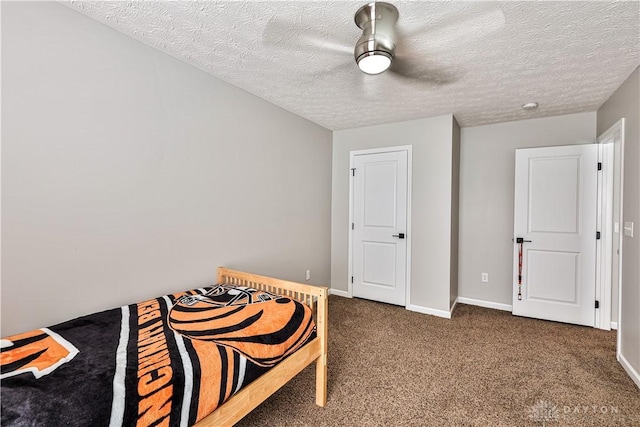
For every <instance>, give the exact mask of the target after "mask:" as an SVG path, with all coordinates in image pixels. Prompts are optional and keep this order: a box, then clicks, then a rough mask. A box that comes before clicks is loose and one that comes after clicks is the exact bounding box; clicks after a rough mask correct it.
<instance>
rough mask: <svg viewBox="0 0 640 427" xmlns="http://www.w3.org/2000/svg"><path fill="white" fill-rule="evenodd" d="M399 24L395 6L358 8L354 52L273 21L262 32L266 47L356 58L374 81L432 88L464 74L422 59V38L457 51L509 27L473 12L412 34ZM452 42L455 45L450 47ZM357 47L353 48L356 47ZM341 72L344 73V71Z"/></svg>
mask: <svg viewBox="0 0 640 427" xmlns="http://www.w3.org/2000/svg"><path fill="white" fill-rule="evenodd" d="M399 18H400V14H399V12H398V9H397V8H396V7H395V6H394V5H392V4H391V3H387V2H381V1H374V2H371V3H368V4H365V5H364V6H362V7H360V8H359V9H358V10H357V11H356V13H355V15H354V20H355V24H356V25H357V26H358V28H360V29H361V30H362V35H361V36H360V38H359V39H358V40H357V42H356V43H355V48H352V47H349V46H348V45H346V44H344V43H342V42H337V43H336V42H332V41H331V40H330V39H331V38H332V36H331V35H330V34H326V33H325V34H306V33H305V32H309V31H308V30H310V29H311V28H305V30H304V31H295V32H293V31H292V29H295V27H297V26H298V25H299V23H295V24H294V23H290V22H286V21H283V20H280V19H278V18H275V17H274V18H272V19H271V20H269V22H268V23H267V26H266V27H265V30H264V32H263V41H264V43H265V44H269V45H276V46H278V47H284V48H289V49H294V50H300V49H302V50H304V49H314V50H315V51H318V50H324V51H328V52H333V53H334V54H345V53H347V52H352V53H353V57H354V59H355V62H356V64H357V65H358V68H359V69H360V70H361V71H362V72H364V73H366V74H370V75H375V74H381V73H384V72H385V71H388V72H389V73H391V74H393V75H395V76H398V77H400V78H403V79H409V80H413V81H418V82H421V83H425V82H426V83H431V84H448V83H452V82H454V81H456V80H457V79H458V78H459V75H460V74H461V72H462V70H452V69H450V68H449V69H445V68H443V67H439V66H437V65H436V63H435V61H434V58H433V57H426V56H425V55H424V54H420V52H421V49H420V42H421V39H422V38H424V37H428V39H432V40H446V41H447V42H448V43H449V46H442V48H443V49H454V48H455V42H456V41H458V42H460V41H462V42H466V41H468V39H469V38H479V37H482V36H484V35H486V34H489V33H492V32H494V31H496V30H498V29H500V28H502V27H503V26H504V25H505V18H504V14H503V12H502V10H501V9H499V8H498V9H492V10H486V8H484V9H482V8H478V7H475V6H473V5H472V6H469V7H468V8H467V10H466V12H465V14H464V15H463V16H459V17H453V18H452V19H448V20H447V21H446V22H444V23H440V24H438V23H437V22H436V23H430V24H427V25H422V26H420V27H419V28H417V29H414V30H412V31H410V32H407V31H401V30H400V29H399V28H397V24H398V21H399ZM452 41H453V42H454V43H452ZM352 46H353V45H352ZM341 68H343V67H341Z"/></svg>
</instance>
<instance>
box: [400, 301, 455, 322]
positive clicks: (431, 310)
mask: <svg viewBox="0 0 640 427" xmlns="http://www.w3.org/2000/svg"><path fill="white" fill-rule="evenodd" d="M407 310H410V311H415V312H417V313H422V314H430V315H432V316H438V317H444V318H445V319H451V312H449V311H446V310H438V309H435V308H429V307H423V306H421V305H414V304H408V305H407Z"/></svg>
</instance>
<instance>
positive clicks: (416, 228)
mask: <svg viewBox="0 0 640 427" xmlns="http://www.w3.org/2000/svg"><path fill="white" fill-rule="evenodd" d="M453 120H454V119H453V116H451V115H446V116H440V117H434V118H429V119H421V120H412V121H408V122H401V123H393V124H385V125H379V126H370V127H363V128H357V129H351V130H343V131H337V132H334V135H333V172H332V173H333V179H332V207H331V208H332V209H331V210H332V214H331V287H332V288H333V289H336V290H338V291H343V292H346V291H347V290H348V249H349V247H348V246H349V244H348V243H349V174H350V170H349V152H350V151H352V150H362V149H368V148H377V147H391V146H397V145H412V146H413V151H412V153H413V180H412V194H413V198H412V202H411V203H412V206H411V230H412V236H411V239H412V241H411V244H412V246H411V250H412V255H411V257H412V273H411V293H410V301H408V304H412V305H416V306H420V307H426V308H431V309H435V310H443V311H447V312H448V311H449V299H450V282H451V275H450V263H451V221H452V212H451V196H452V177H451V176H452V167H453V166H452V162H453V160H452V156H453V148H452V138H453V128H454V124H453Z"/></svg>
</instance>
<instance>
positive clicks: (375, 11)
mask: <svg viewBox="0 0 640 427" xmlns="http://www.w3.org/2000/svg"><path fill="white" fill-rule="evenodd" d="M355 21H356V25H357V26H358V27H359V28H361V29H362V36H361V37H360V38H359V39H358V42H357V43H356V48H355V51H354V57H355V60H356V62H360V60H361V59H362V58H364V57H366V56H370V55H384V56H387V57H388V58H389V59H390V60H393V54H394V51H395V48H396V45H395V43H394V35H395V34H394V28H395V24H396V22H397V21H398V9H396V8H395V6H393V5H392V4H389V3H384V2H373V3H369V4H366V5H364V6H362V7H361V8H360V9H358V11H357V12H356V14H355Z"/></svg>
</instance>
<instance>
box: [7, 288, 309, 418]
mask: <svg viewBox="0 0 640 427" xmlns="http://www.w3.org/2000/svg"><path fill="white" fill-rule="evenodd" d="M314 336H315V325H314V323H313V319H312V316H311V310H310V309H309V307H307V306H305V305H304V304H301V303H299V302H298V301H295V300H293V299H290V298H287V297H280V296H277V295H273V294H270V293H267V292H262V291H256V290H255V289H249V288H246V287H235V286H231V285H217V286H214V287H209V288H201V289H196V290H192V291H189V292H183V293H180V294H174V295H165V296H163V297H160V298H156V299H152V300H149V301H144V302H141V303H138V304H132V305H129V306H124V307H121V308H119V309H113V310H108V311H104V312H101V313H95V314H91V315H88V316H84V317H80V318H77V319H74V320H71V321H68V322H65V323H61V324H58V325H55V326H51V327H49V328H42V329H38V330H34V331H31V332H27V333H23V334H19V335H14V336H11V337H7V338H5V339H3V340H1V342H0V343H1V350H2V351H1V371H0V379H1V382H0V385H1V399H2V409H1V412H2V423H1V424H2V425H3V426H9V425H20V426H23V425H29V426H31V425H39V426H103V425H104V426H107V425H110V426H152V425H153V426H155V425H159V426H187V425H192V424H194V423H195V422H197V421H199V420H200V419H202V418H203V417H205V416H206V415H207V414H209V413H210V412H212V411H213V410H214V409H216V407H218V406H219V405H220V404H221V403H223V402H224V401H225V400H226V399H228V398H229V397H230V396H231V395H232V394H234V393H235V392H237V391H238V390H239V389H240V388H241V387H242V386H244V385H246V384H248V383H250V382H251V381H253V380H254V379H256V378H257V377H258V376H260V375H261V374H263V373H264V372H266V371H267V370H268V369H269V368H270V367H272V366H274V365H275V364H277V363H278V362H279V361H281V360H282V359H284V358H285V357H287V356H288V355H289V354H291V353H292V352H294V351H295V350H297V349H298V348H300V347H301V346H302V345H304V344H305V343H306V342H307V341H309V340H310V339H312V338H313V337H314Z"/></svg>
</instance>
